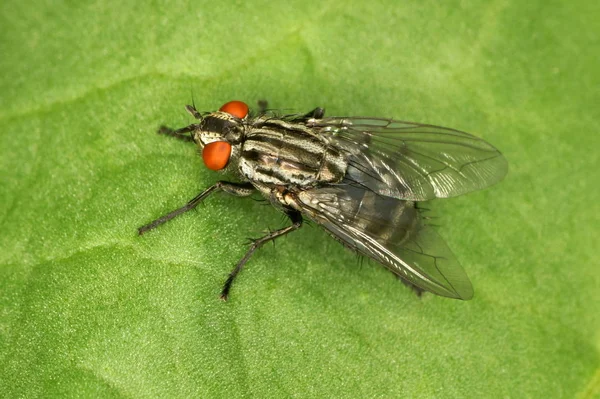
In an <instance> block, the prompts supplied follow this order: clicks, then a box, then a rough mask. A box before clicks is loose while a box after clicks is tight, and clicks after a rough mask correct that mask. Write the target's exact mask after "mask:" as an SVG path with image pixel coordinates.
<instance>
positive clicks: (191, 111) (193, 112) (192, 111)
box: [185, 105, 202, 120]
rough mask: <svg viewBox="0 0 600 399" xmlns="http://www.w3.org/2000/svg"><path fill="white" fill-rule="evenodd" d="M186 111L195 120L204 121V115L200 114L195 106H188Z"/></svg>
mask: <svg viewBox="0 0 600 399" xmlns="http://www.w3.org/2000/svg"><path fill="white" fill-rule="evenodd" d="M185 110H186V111H187V112H188V114H190V115H192V116H193V117H194V118H196V119H198V120H201V119H202V115H201V114H200V112H198V110H197V109H196V107H194V106H193V105H186V106H185Z"/></svg>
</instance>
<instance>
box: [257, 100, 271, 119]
mask: <svg viewBox="0 0 600 399" xmlns="http://www.w3.org/2000/svg"><path fill="white" fill-rule="evenodd" d="M256 104H257V105H258V116H262V115H264V114H266V113H267V110H268V109H269V102H268V101H267V100H258V101H257V102H256Z"/></svg>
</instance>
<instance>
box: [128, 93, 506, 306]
mask: <svg viewBox="0 0 600 399" xmlns="http://www.w3.org/2000/svg"><path fill="white" fill-rule="evenodd" d="M259 105H261V106H260V107H259V110H258V111H257V112H255V113H252V112H250V111H249V108H248V106H247V105H246V104H245V103H243V102H241V101H230V102H228V103H226V104H225V105H223V106H222V107H221V108H220V109H219V110H218V111H216V112H203V113H201V112H198V111H197V110H196V108H195V107H194V106H190V105H188V106H186V109H187V111H188V112H189V113H190V114H191V115H192V116H193V117H194V118H195V119H197V123H193V124H191V125H189V126H186V127H183V128H180V129H175V130H174V129H170V128H167V127H164V126H163V127H161V128H160V129H159V133H162V134H166V135H169V136H174V137H177V138H180V139H182V140H185V141H191V142H194V143H195V144H196V145H197V146H198V148H199V150H200V151H201V155H202V159H203V160H204V164H205V165H206V167H208V168H209V169H212V170H215V171H220V172H224V173H229V174H231V175H233V176H234V179H235V181H224V180H223V181H219V182H217V183H216V184H214V185H212V186H210V187H209V188H207V189H206V190H204V191H202V192H201V193H200V194H198V195H197V196H196V197H194V198H193V199H191V200H190V201H189V202H188V203H187V204H186V205H185V206H183V207H181V208H179V209H176V210H174V211H172V212H170V213H168V214H167V215H164V216H162V217H160V218H158V219H156V220H154V221H153V222H151V223H149V224H147V225H145V226H142V227H140V228H139V229H138V232H139V234H140V235H141V234H144V233H145V232H147V231H148V230H151V229H154V228H155V227H157V226H158V225H160V224H162V223H165V222H167V221H169V220H171V219H173V218H174V217H176V216H178V215H180V214H182V213H184V212H186V211H188V210H190V209H193V208H194V207H196V206H197V205H198V204H199V203H200V202H202V201H203V200H204V199H205V198H206V197H208V196H209V195H210V194H212V193H214V192H217V191H224V192H226V193H229V194H232V195H235V196H240V197H245V196H250V195H252V194H253V193H255V192H256V191H258V192H259V193H260V194H262V195H263V196H264V197H265V198H266V199H267V200H268V201H269V202H270V203H271V204H272V205H274V206H275V207H276V208H278V209H280V210H281V211H283V212H284V213H285V215H287V217H288V218H289V220H290V222H291V224H290V225H289V226H287V227H284V228H282V229H279V230H275V231H272V232H269V233H268V234H266V235H265V236H264V237H261V238H258V239H256V240H253V241H252V244H251V245H250V248H249V249H248V251H247V252H246V254H245V255H244V257H243V258H242V259H240V260H239V262H238V263H237V265H236V266H235V268H234V269H233V270H232V271H231V273H230V274H229V277H228V278H227V280H226V281H225V284H224V286H223V290H222V292H221V298H222V299H224V300H226V299H227V297H228V295H229V291H230V289H231V285H232V283H233V281H234V279H235V278H236V276H237V275H238V273H239V272H240V271H241V270H242V268H243V267H244V265H245V264H246V262H248V260H249V259H250V257H251V256H252V254H253V253H254V252H255V251H256V250H257V249H258V248H260V247H261V246H262V245H264V244H265V243H267V242H269V241H272V240H275V239H276V238H277V237H281V236H283V235H286V234H288V233H290V232H292V231H294V230H296V229H298V228H300V227H301V226H302V222H303V219H304V218H306V219H308V220H310V221H312V222H314V223H316V224H317V225H319V226H321V227H322V228H324V229H325V231H327V233H329V234H330V235H331V236H333V237H334V238H335V239H336V240H338V241H339V242H341V243H342V244H344V245H345V246H346V247H349V248H351V249H353V250H355V251H356V252H358V253H359V254H361V255H364V256H367V257H369V258H372V259H374V260H376V261H377V262H379V263H381V264H382V265H383V266H385V267H387V268H388V269H389V270H391V271H392V272H393V273H395V274H396V275H397V276H398V277H400V278H401V279H402V280H403V281H404V282H405V283H407V284H408V285H412V286H414V288H415V289H416V290H417V291H418V292H420V291H429V292H432V293H434V294H437V295H441V296H445V297H450V298H457V299H463V300H467V299H470V298H471V297H472V296H473V287H472V285H471V282H470V281H469V278H468V277H467V275H466V274H465V272H464V271H463V269H462V267H461V266H460V264H459V263H458V261H457V260H456V258H455V256H454V255H453V254H452V252H451V251H450V249H449V248H448V246H447V245H446V244H445V243H444V241H443V240H442V239H441V238H440V237H439V236H438V234H437V233H436V232H435V231H434V230H433V228H432V227H431V226H428V225H427V223H426V218H425V217H424V216H423V215H422V212H421V210H420V209H419V208H418V206H417V204H418V203H419V202H421V201H427V200H431V199H434V198H447V197H454V196H457V195H461V194H465V193H468V192H470V191H475V190H479V189H483V188H485V187H488V186H490V185H493V184H495V183H497V182H499V181H500V180H501V179H502V178H503V177H504V176H505V175H506V173H507V171H508V164H507V162H506V159H505V158H504V157H503V156H502V154H501V153H500V152H499V151H498V150H497V149H496V148H494V147H493V146H492V145H490V144H489V143H487V142H486V141H484V140H482V139H480V138H477V137H475V136H472V135H470V134H468V133H465V132H461V131H458V130H454V129H449V128H444V127H439V126H433V125H426V124H421V123H413V122H402V121H397V120H391V119H383V118H367V117H325V111H324V109H323V108H315V109H314V110H312V111H310V112H308V113H306V114H288V115H282V114H279V113H277V112H275V111H271V110H268V109H267V108H266V103H263V104H260V103H259Z"/></svg>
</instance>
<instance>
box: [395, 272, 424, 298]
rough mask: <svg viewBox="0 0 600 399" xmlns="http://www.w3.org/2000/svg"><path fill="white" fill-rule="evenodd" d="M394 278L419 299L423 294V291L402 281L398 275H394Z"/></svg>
mask: <svg viewBox="0 0 600 399" xmlns="http://www.w3.org/2000/svg"><path fill="white" fill-rule="evenodd" d="M396 277H397V278H398V280H400V281H401V282H402V284H404V285H405V286H407V287H408V288H410V289H411V290H412V292H414V293H415V294H416V295H417V296H418V297H419V298H420V297H421V296H422V295H423V293H424V292H425V290H424V289H422V288H419V287H417V286H416V285H414V284H413V283H409V282H408V281H406V280H404V279H403V278H402V277H400V276H398V275H396Z"/></svg>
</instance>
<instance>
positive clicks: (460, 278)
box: [297, 185, 473, 300]
mask: <svg viewBox="0 0 600 399" xmlns="http://www.w3.org/2000/svg"><path fill="white" fill-rule="evenodd" d="M297 195H298V200H299V201H300V205H301V207H302V209H303V214H304V215H305V216H307V217H308V218H309V219H311V220H313V221H315V222H316V223H318V224H320V225H321V226H323V227H324V228H325V229H326V230H327V231H328V232H329V233H330V234H331V235H333V236H334V237H335V238H336V239H337V240H339V241H341V242H342V243H343V244H344V245H346V246H348V247H350V248H352V249H354V250H356V251H358V252H359V253H361V254H362V255H366V256H368V257H370V258H372V259H375V260H376V261H378V262H379V263H381V264H383V265H384V266H385V267H387V268H388V269H390V270H391V271H392V272H394V273H395V274H396V275H398V276H399V277H401V278H403V279H404V280H406V281H408V282H409V283H412V284H414V285H416V286H417V287H419V288H422V289H423V290H426V291H429V292H432V293H434V294H437V295H441V296H446V297H450V298H457V299H464V300H467V299H471V298H472V297H473V287H472V286H471V282H470V281H469V278H468V277H467V275H466V274H465V272H464V271H463V269H462V267H461V266H460V264H459V263H458V261H457V260H456V258H455V257H454V255H453V254H452V252H451V251H450V249H449V248H448V246H447V245H446V244H445V243H444V241H443V240H442V239H441V238H440V237H439V236H438V235H437V233H436V232H435V231H434V230H433V229H432V228H431V227H427V226H425V225H424V224H423V223H422V219H421V216H420V213H419V211H418V210H417V209H415V207H414V202H412V201H404V200H398V199H395V198H391V197H384V196H381V195H378V194H376V193H374V192H372V191H369V190H365V189H363V188H360V187H356V186H353V185H339V186H327V187H323V188H315V189H311V190H307V191H302V192H300V193H298V194H297Z"/></svg>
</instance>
